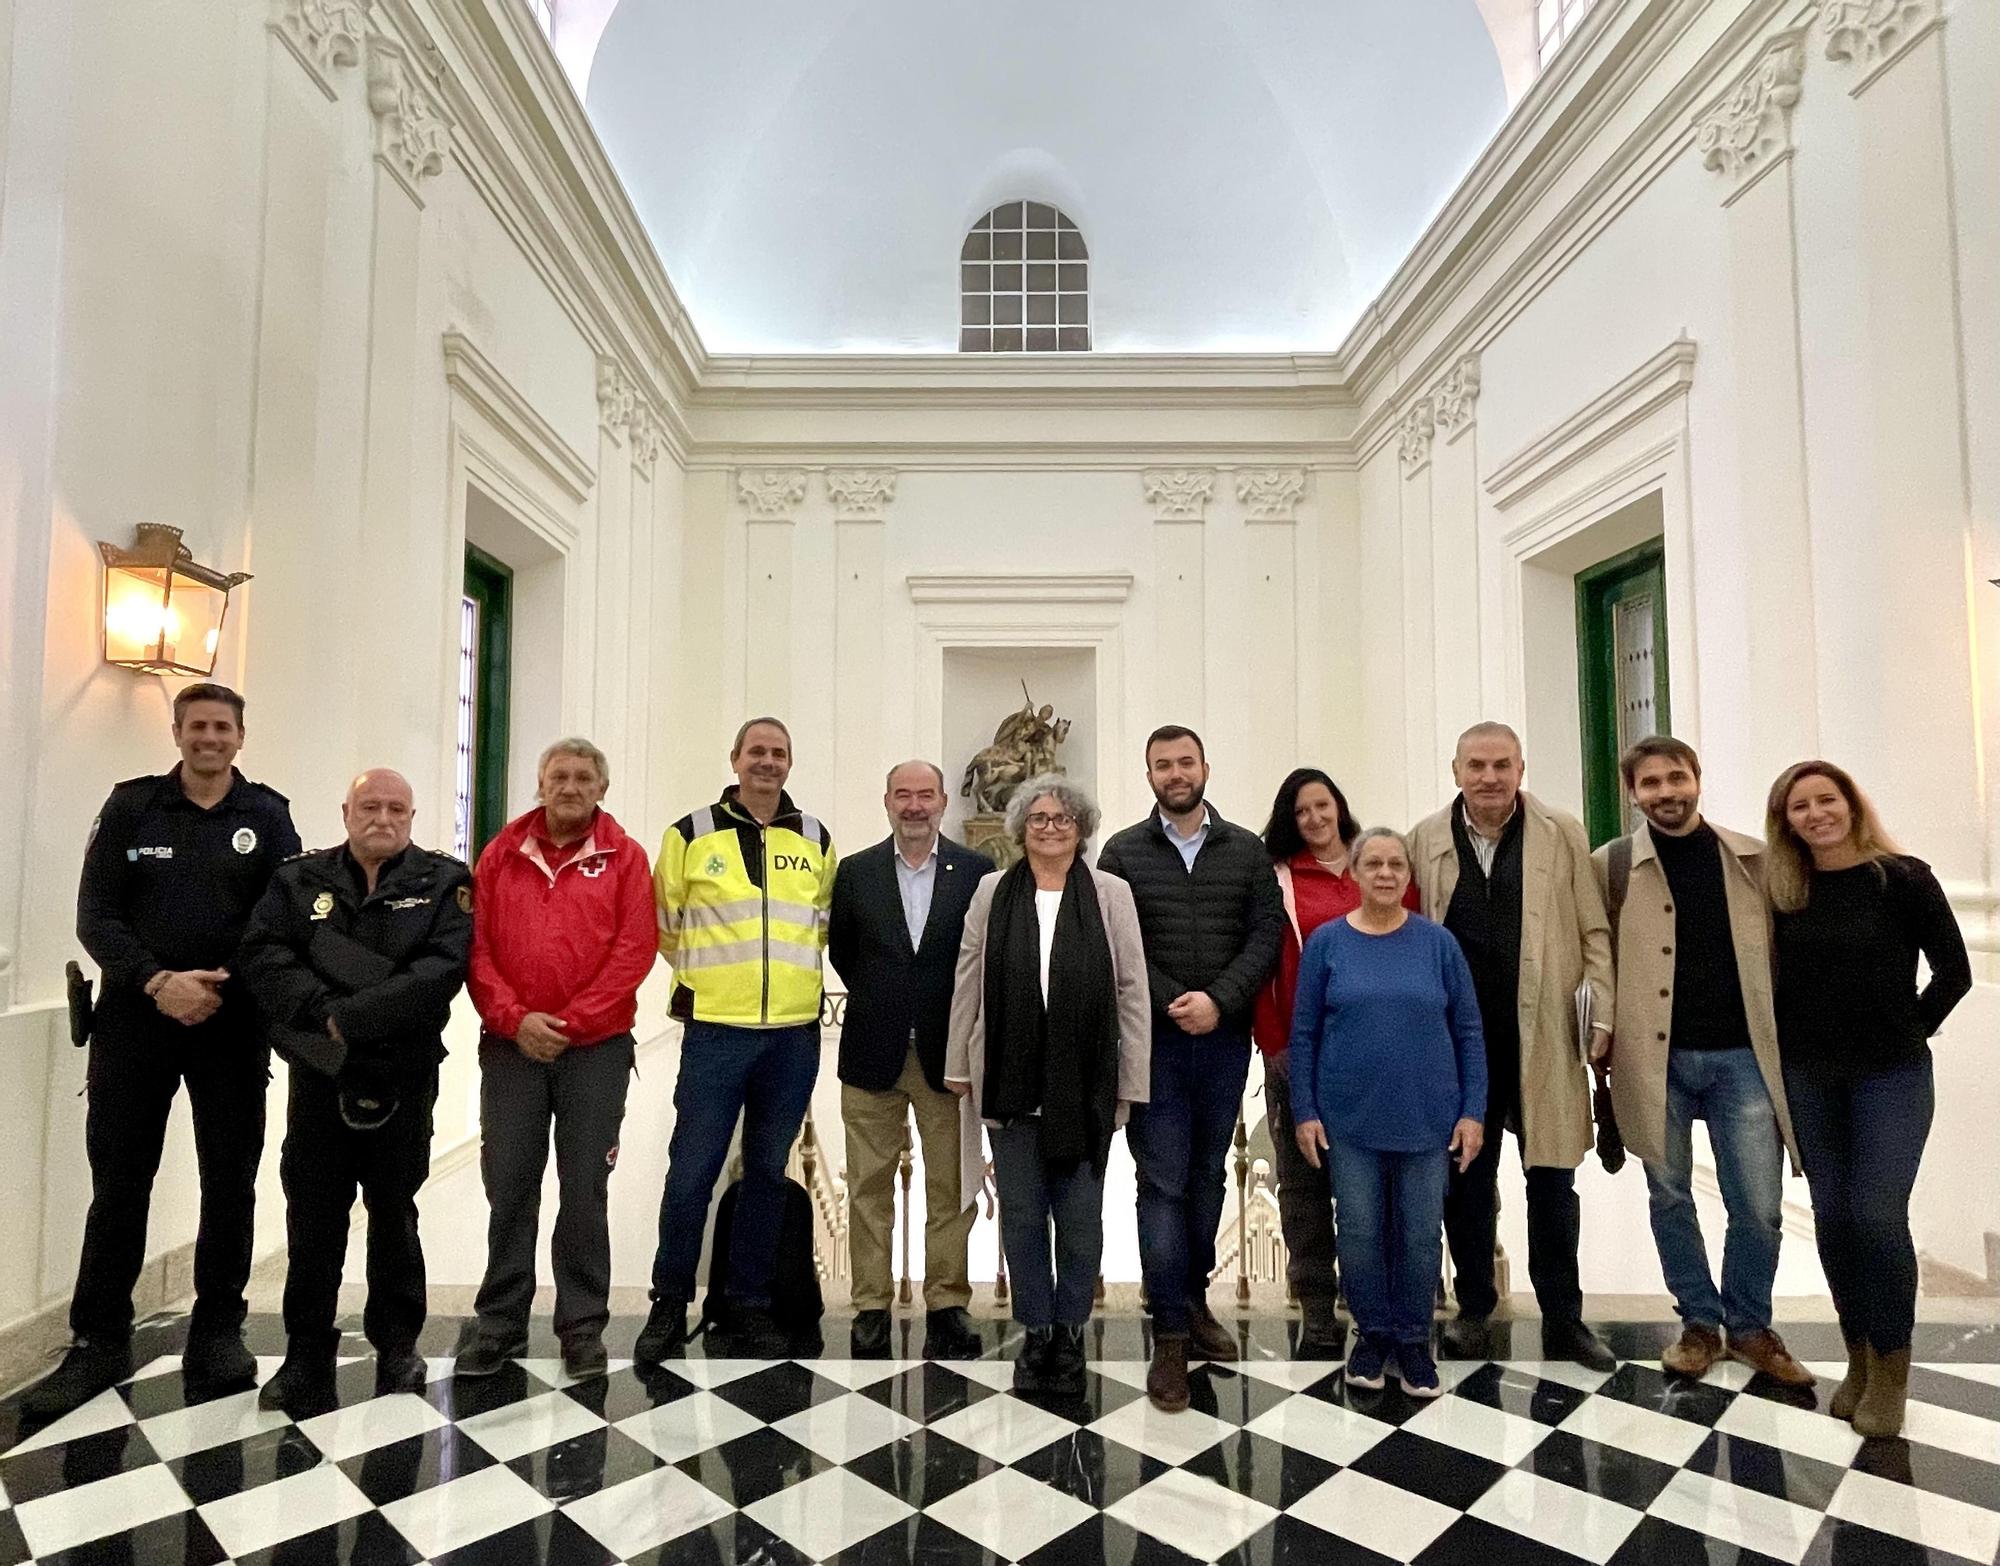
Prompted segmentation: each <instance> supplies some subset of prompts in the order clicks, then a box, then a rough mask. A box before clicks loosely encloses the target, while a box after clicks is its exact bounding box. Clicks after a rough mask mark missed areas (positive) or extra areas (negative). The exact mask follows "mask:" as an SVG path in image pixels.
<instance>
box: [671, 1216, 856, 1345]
mask: <svg viewBox="0 0 2000 1566" xmlns="http://www.w3.org/2000/svg"><path fill="white" fill-rule="evenodd" d="M742 1183H743V1182H742V1181H740V1180H737V1181H732V1182H731V1183H730V1186H729V1189H728V1190H726V1191H724V1192H723V1193H722V1200H721V1202H719V1203H718V1204H717V1205H716V1209H715V1239H714V1242H713V1243H712V1244H711V1245H710V1247H709V1253H708V1294H707V1296H706V1297H705V1298H704V1299H703V1300H702V1302H701V1324H702V1327H703V1328H707V1327H711V1326H715V1325H717V1324H719V1323H726V1322H727V1321H728V1319H729V1303H728V1282H729V1244H730V1234H731V1231H732V1230H733V1229H734V1227H735V1220H736V1196H737V1192H738V1191H739V1190H740V1189H741V1187H742ZM812 1217H813V1214H812V1198H811V1197H810V1196H808V1195H807V1194H806V1188H805V1187H804V1186H802V1185H800V1184H799V1183H798V1181H796V1180H787V1181H785V1190H784V1205H783V1209H782V1211H781V1212H780V1214H779V1217H778V1266H777V1270H776V1272H774V1273H773V1274H772V1276H771V1315H772V1317H773V1318H774V1319H775V1320H776V1321H777V1323H778V1325H779V1327H780V1328H782V1329H783V1330H784V1331H786V1332H788V1333H791V1334H793V1335H794V1336H810V1335H813V1334H816V1333H818V1331H819V1322H820V1317H822V1316H823V1315H825V1314H826V1302H825V1300H824V1299H823V1298H822V1297H821V1295H820V1291H819V1273H818V1272H817V1271H816V1270H815V1269H814V1267H813V1224H812Z"/></svg>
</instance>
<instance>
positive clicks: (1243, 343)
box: [556, 0, 1515, 353]
mask: <svg viewBox="0 0 2000 1566" xmlns="http://www.w3.org/2000/svg"><path fill="white" fill-rule="evenodd" d="M1514 3H1515V0H1089V3H1084V4H1078V3H1077V0H1007V3H1006V4H1003V5H995V4H991V3H989V4H985V5H977V4H974V3H972V0H831V3H830V0H728V3H725V0H563V3H562V4H561V5H560V6H559V7H558V11H557V19H558V32H557V37H556V42H557V46H558V49H559V51H560V52H562V53H563V54H564V56H565V61H566V63H567V64H568V65H569V67H570V69H571V70H572V72H573V73H576V74H577V75H578V78H579V79H582V78H583V75H584V73H585V72H587V75H588V92H587V103H588V106H589V110H590V114H591V117H592V119H593V121H594V122H595V123H596V125H597V128H598V131H599V134H600V135H601V136H602V137H603V140H604V143H605V146H606V147H607V149H608V150H609V151H610V154H611V157H612V159H613V161H614V163H615V164H616V165H617V168H618V171H619V174H620V176H621V178H622V179H623V180H624V182H625V184H626V187H627V189H628V190H629V191H630V193H631V195H632V198H633V202H634V204H635V206H636V207H637V209H638V211H639V214H640V216H641V218H642V219H643V220H644V221H645V223H646V225H647V228H648V230H649V232H650V233H651V236H652V239H653V243H654V245H655V246H656V247H657V249H658V250H659V253H660V256H661V259H662V260H663V262H664V263H665V265H666V268H667V271H668V274H669V275H670V276H671V277H672V278H673V280H674V284H675V287H676V288H677V289H678V290H679V292H680V294H681V296H682V298H683V299H684V300H685V302H686V303H687V305H688V308H689V311H690V313H691V314H692V315H693V317H694V320H695V323H696V325H697V326H698V327H699V329H700V331H701V333H702V336H703V339H704V341H705V342H706V344H707V345H708V346H709V348H711V349H712V350H714V351H718V352H725V353H730V352H742V353H755V352H821V351H826V352H835V351H855V352H859V351H873V352H880V351H931V350H948V349H950V348H952V347H953V346H955V344H956V341H957V321H958V301H957V293H956V285H957V273H956V259H957V255H958V248H959V243H960V240H961V239H962V237H963V235H964V231H965V229H966V227H967V226H969V224H970V223H971V222H972V221H974V220H975V219H976V218H977V217H978V216H979V215H980V214H981V213H982V212H984V211H986V210H987V209H988V208H990V207H991V206H993V205H995V204H996V203H997V202H1000V201H1003V200H1008V199H1011V198H1015V197H1024V196H1025V197H1031V198H1035V199H1041V200H1047V201H1052V202H1054V203H1055V204H1056V205H1058V206H1060V207H1061V208H1062V209H1063V210H1064V211H1065V212H1067V213H1068V214H1069V215H1070V217H1071V218H1072V219H1073V220H1075V222H1076V223H1077V224H1078V225H1079V227H1081V228H1082V230H1083V232H1084V237H1085V240H1086V242H1087V243H1088V244H1089V246H1090V252H1091V259H1092V277H1091V288H1092V300H1091V321H1092V332H1093V342H1094V343H1095V345H1096V346H1097V347H1098V348H1099V349H1102V350H1110V351H1120V350H1125V351H1146V350H1195V349H1206V350H1227V349H1260V350H1269V349H1278V350H1284V349H1312V348H1330V347H1332V346H1334V345H1335V344H1336V343H1337V342H1338V340H1339V339H1340V337H1341V336H1342V334H1343V333H1344V332H1345V331H1346V329H1347V328H1348V327H1349V326H1350V325H1351V324H1352V322H1353V321H1354V319H1355V317H1356V315H1357V314H1358V313H1359V311H1360V310H1361V309H1362V308H1363V307H1364V306H1365V305H1366V303H1367V302H1368V300H1369V299H1370V298H1372V297H1373V296H1374V294H1375V293H1376V292H1377V291H1378V290H1379V288H1380V287H1381V284H1382V283H1383V282H1384V281H1385V280H1386V279H1387V277H1388V275H1389V273H1390V272H1391V271H1392V270H1393V268H1394V267H1395V266H1396V264H1397V263H1398V262H1399V261H1401V260H1402V258H1403V257H1404V255H1405V254H1407V252H1408V250H1409V247H1410V245H1411V243H1412V242H1413V241H1414V240H1415V238H1416V237H1417V235H1418V234H1419V233H1420V232H1421V230H1422V228H1423V225H1424V224H1425V222H1427V221H1428V220H1429V218H1430V217H1431V215H1432V214H1433V213H1434V212H1435V211H1436V210H1437V208H1438V207H1439V205H1440V204H1441V203H1442V202H1443V201H1444V199H1445V197H1446V196H1447V195H1448V194H1449V193H1450V191H1451V189H1452V188H1453V186H1454V185H1456V184H1457V182H1458V180H1459V178H1460V177H1461V176H1462V175H1463V173H1464V171H1465V170H1466V169H1467V168H1469V167H1470V166H1471V164H1472V162H1473V160H1474V158H1475V157H1476V156H1477V154H1478V152H1479V149H1480V148H1481V147H1482V146H1484V144H1485V143H1486V141H1487V139H1488V138H1489V137H1490V136H1491V135H1492V133H1493V131H1494V130H1495V129H1496V128H1497V126H1498V125H1499V123H1500V121H1501V119H1502V117H1503V116H1504V114H1505V112H1506V107H1507V90H1506V86H1505V84H1504V83H1503V71H1502V64H1501V57H1500V54H1499V52H1497V51H1496V45H1495V42H1494V37H1493V35H1492V34H1491V33H1489V30H1488V24H1487V20H1486V16H1485V12H1487V11H1495V12H1496V14H1497V12H1498V10H1499V8H1501V7H1503V6H1505V5H1509V4H1514ZM593 8H594V9H593ZM593 22H594V23H595V26H596V27H597V30H598V33H599V36H597V37H596V38H595V39H594V48H593V49H592V50H591V51H590V52H589V53H588V54H587V55H584V56H582V57H581V58H579V57H578V55H579V51H580V50H581V48H582V40H583V38H584V35H585V33H586V32H588V31H589V24H592V23H593ZM579 66H581V69H579Z"/></svg>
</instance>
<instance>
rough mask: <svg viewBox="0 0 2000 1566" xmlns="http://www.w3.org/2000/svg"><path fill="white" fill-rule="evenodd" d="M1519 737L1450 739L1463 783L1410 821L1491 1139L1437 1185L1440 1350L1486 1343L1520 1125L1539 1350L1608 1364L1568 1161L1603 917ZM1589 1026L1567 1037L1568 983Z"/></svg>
mask: <svg viewBox="0 0 2000 1566" xmlns="http://www.w3.org/2000/svg"><path fill="white" fill-rule="evenodd" d="M1523 770H1524V763H1523V760H1522V756H1521V740H1520V736H1519V735H1517V734H1516V733H1515V732H1514V731H1513V730H1512V729H1511V728H1509V727H1508V726H1507V725H1506V724H1504V723H1478V724H1474V725H1473V726H1472V727H1471V728H1469V729H1467V730H1466V731H1465V732H1464V733H1463V734H1461V735H1460V736H1459V739H1458V749H1457V752H1456V754H1455V755H1454V756H1453V758H1452V763H1451V775H1452V780H1453V781H1454V782H1455V783H1457V784H1458V788H1459V794H1458V797H1457V798H1456V799H1454V800H1453V801H1452V802H1451V803H1450V804H1449V805H1447V806H1446V807H1445V808H1444V809H1443V810H1440V811H1439V812H1438V813H1437V814H1436V815H1434V816H1430V817H1428V818H1427V819H1425V820H1424V821H1422V822H1419V823H1418V825H1417V829H1416V830H1415V831H1414V832H1413V833H1411V835H1410V836H1411V843H1410V847H1411V855H1412V858H1413V860H1414V861H1415V864H1414V868H1415V871H1416V878H1417V888H1418V891H1419V892H1420V893H1421V894H1422V898H1423V913H1424V916H1425V917H1426V918H1429V919H1435V920H1437V921H1438V922H1439V923H1440V924H1442V925H1443V926H1444V927H1445V928H1446V929H1447V930H1449V931H1451V933H1452V934H1453V935H1455V936H1456V937H1458V943H1459V945H1460V946H1461V947H1462V948H1463V949H1464V951H1465V958H1466V962H1467V964H1468V965H1469V966H1470V967H1471V969H1472V982H1473V988H1474V990H1475V991H1476V992H1477V994H1478V996H1479V1013H1480V1023H1481V1026H1482V1028H1483V1029H1484V1031H1485V1034H1486V1063H1487V1081H1488V1084H1489V1085H1488V1090H1487V1110H1486V1144H1485V1147H1484V1148H1483V1149H1482V1150H1481V1152H1480V1155H1479V1157H1477V1158H1475V1159H1474V1160H1473V1161H1472V1163H1471V1165H1470V1166H1468V1167H1467V1168H1466V1169H1464V1170H1462V1171H1461V1170H1458V1169H1454V1170H1453V1171H1452V1172H1451V1177H1450V1184H1449V1185H1448V1186H1447V1187H1446V1191H1445V1238H1446V1240H1447V1241H1448V1242H1449V1243H1450V1246H1451V1261H1452V1267H1453V1271H1454V1274H1455V1284H1456V1288H1457V1293H1458V1315H1457V1316H1456V1317H1454V1318H1453V1319H1452V1320H1451V1321H1448V1322H1446V1323H1445V1327H1444V1332H1443V1343H1444V1348H1445V1352H1446V1353H1448V1354H1450V1355H1453V1356H1454V1357H1457V1358H1462V1359H1484V1358H1486V1357H1487V1354H1488V1351H1489V1348H1490V1339H1489V1335H1488V1331H1487V1318H1488V1317H1489V1316H1490V1315H1491V1314H1492V1312H1493V1310H1494V1307H1495V1306H1497V1305H1498V1304H1499V1295H1498V1293H1497V1291H1496V1289H1495V1286H1494V1275H1493V1240H1494V1231H1495V1228H1496V1225H1497V1220H1498V1214H1499V1209H1498V1205H1497V1191H1496V1182H1497V1177H1498V1174H1499V1167H1500V1143H1501V1140H1502V1139H1501V1135H1500V1133H1501V1131H1502V1130H1503V1129H1507V1128H1509V1127H1511V1128H1512V1130H1513V1131H1514V1134H1515V1137H1516V1138H1517V1140H1518V1141H1519V1144H1520V1149H1521V1163H1522V1165H1523V1167H1524V1168H1525V1169H1526V1171H1527V1178H1528V1276H1529V1278H1530V1279H1531V1280H1532V1281H1533V1283H1534V1286H1535V1297H1536V1299H1537V1300H1538V1301H1539V1302H1540V1304H1541V1308H1542V1352H1543V1355H1544V1357H1545V1358H1548V1359H1567V1360H1574V1361H1575V1362H1576V1363H1578V1364H1580V1365H1585V1366H1588V1367H1589V1368H1591V1369H1593V1370H1599V1371H1611V1370H1615V1369H1617V1366H1618V1361H1617V1359H1616V1358H1615V1357H1614V1356H1613V1354H1612V1352H1611V1350H1610V1349H1609V1348H1607V1347H1606V1346H1605V1344H1604V1341H1603V1339H1601V1338H1599V1337H1598V1336H1597V1334H1596V1333H1594V1332H1592V1331H1591V1330H1590V1328H1589V1327H1587V1326H1586V1325H1585V1324H1584V1321H1583V1286H1582V1282H1581V1280H1580V1278H1579V1276H1578V1268H1577V1247H1578V1243H1579V1239H1580V1230H1581V1220H1580V1215H1579V1209H1578V1204H1577V1197H1576V1166H1577V1165H1578V1164H1580V1163H1582V1162H1583V1158H1584V1155H1585V1154H1586V1153H1588V1152H1589V1151H1590V1146H1591V1120H1590V1071H1589V1068H1588V1066H1586V1064H1585V1062H1584V1057H1585V1054H1586V1052H1587V1053H1588V1054H1590V1055H1592V1056H1600V1055H1602V1054H1603V1053H1604V1051H1605V1049H1606V1048H1607V1047H1608V1045H1609V1041H1610V1033H1611V1024H1612V1010H1611V1007H1612V992H1611V928H1610V925H1609V924H1608V923H1607V921H1606V919H1605V915H1604V897H1603V894H1602V893H1601V892H1600V891H1599V890H1598V885H1597V877H1596V876H1595V875H1593V874H1592V873H1591V868H1590V843H1589V840H1588V839H1587V838H1586V837H1585V836H1584V833H1583V826H1582V824H1581V823H1580V822H1578V821H1577V820H1576V818H1575V817H1574V816H1570V815H1566V814H1564V813H1563V812H1562V811H1560V810H1554V809H1551V808H1550V807H1549V806H1547V805H1544V804H1542V803H1541V802H1540V801H1539V800H1537V799H1535V798H1534V796H1532V795H1530V794H1526V793H1523V792H1522V790H1521V776H1522V772H1523ZM1579 991H1586V992H1587V994H1588V997H1589V1008H1590V1023H1589V1027H1588V1032H1589V1035H1590V1037H1589V1038H1588V1039H1585V1040H1583V1041H1579V1040H1578V1038H1577V1029H1578V1025H1579V1003H1578V992H1579Z"/></svg>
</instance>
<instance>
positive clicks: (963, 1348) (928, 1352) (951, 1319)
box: [924, 1305, 984, 1359]
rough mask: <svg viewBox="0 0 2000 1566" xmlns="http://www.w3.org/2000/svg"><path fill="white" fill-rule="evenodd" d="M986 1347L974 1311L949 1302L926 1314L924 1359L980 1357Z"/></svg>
mask: <svg viewBox="0 0 2000 1566" xmlns="http://www.w3.org/2000/svg"><path fill="white" fill-rule="evenodd" d="M983 1347H984V1345H982V1344H981V1343H980V1341H979V1330H978V1329H977V1328H976V1327H974V1326H973V1325H972V1313H971V1312H970V1311H968V1310H967V1309H966V1308H965V1307H964V1306H963V1305H947V1306H946V1307H945V1308H944V1309H943V1310H934V1311H930V1312H928V1313H926V1315H925V1316H924V1358H925V1359H977V1358H979V1355H980V1351H981V1349H982V1348H983Z"/></svg>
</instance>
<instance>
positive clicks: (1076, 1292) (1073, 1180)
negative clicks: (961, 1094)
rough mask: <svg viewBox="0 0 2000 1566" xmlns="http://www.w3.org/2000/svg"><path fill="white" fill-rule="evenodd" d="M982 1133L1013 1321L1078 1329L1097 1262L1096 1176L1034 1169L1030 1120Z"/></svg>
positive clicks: (1099, 1213)
mask: <svg viewBox="0 0 2000 1566" xmlns="http://www.w3.org/2000/svg"><path fill="white" fill-rule="evenodd" d="M986 1134H987V1136H988V1138H989V1139H991V1141H992V1144H993V1183H994V1185H995V1186H996V1187H997V1188H998V1191H999V1195H1000V1243H1001V1244H1002V1245H1003V1246H1004V1247H1005V1248H1006V1251H1007V1283H1008V1287H1009V1288H1010V1290H1011V1291H1012V1293H1013V1296H1014V1319H1015V1320H1016V1321H1018V1322H1019V1323H1020V1324H1021V1325H1022V1326H1024V1327H1047V1326H1053V1325H1057V1324H1060V1325H1062V1326H1065V1327H1080V1326H1082V1325H1083V1324H1084V1323H1085V1322H1086V1321H1088V1320H1090V1308H1091V1306H1092V1304H1093V1303H1094V1302H1095V1300H1096V1297H1097V1272H1098V1268H1099V1267H1100V1266H1101V1265H1102V1263H1103V1261H1104V1177H1103V1176H1102V1175H1100V1174H1099V1173H1098V1172H1097V1171H1096V1170H1095V1169H1094V1168H1092V1167H1091V1165H1090V1164H1089V1163H1088V1162H1084V1163H1080V1164H1078V1165H1077V1166H1076V1168H1075V1169H1074V1170H1072V1171H1070V1172H1069V1173H1067V1174H1057V1173H1055V1172H1053V1171H1051V1170H1050V1169H1049V1168H1048V1167H1047V1166H1046V1165H1044V1164H1043V1163H1042V1139H1041V1131H1040V1128H1039V1127H1038V1126H1037V1125H1036V1124H1035V1122H1034V1121H1033V1120H1017V1121H1015V1122H1014V1123H1013V1124H1012V1125H1005V1126H988V1127H987V1128H986ZM1051 1223H1053V1225H1054V1231H1055V1260H1054V1265H1053V1266H1051V1264H1050V1259H1049V1235H1050V1225H1051Z"/></svg>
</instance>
